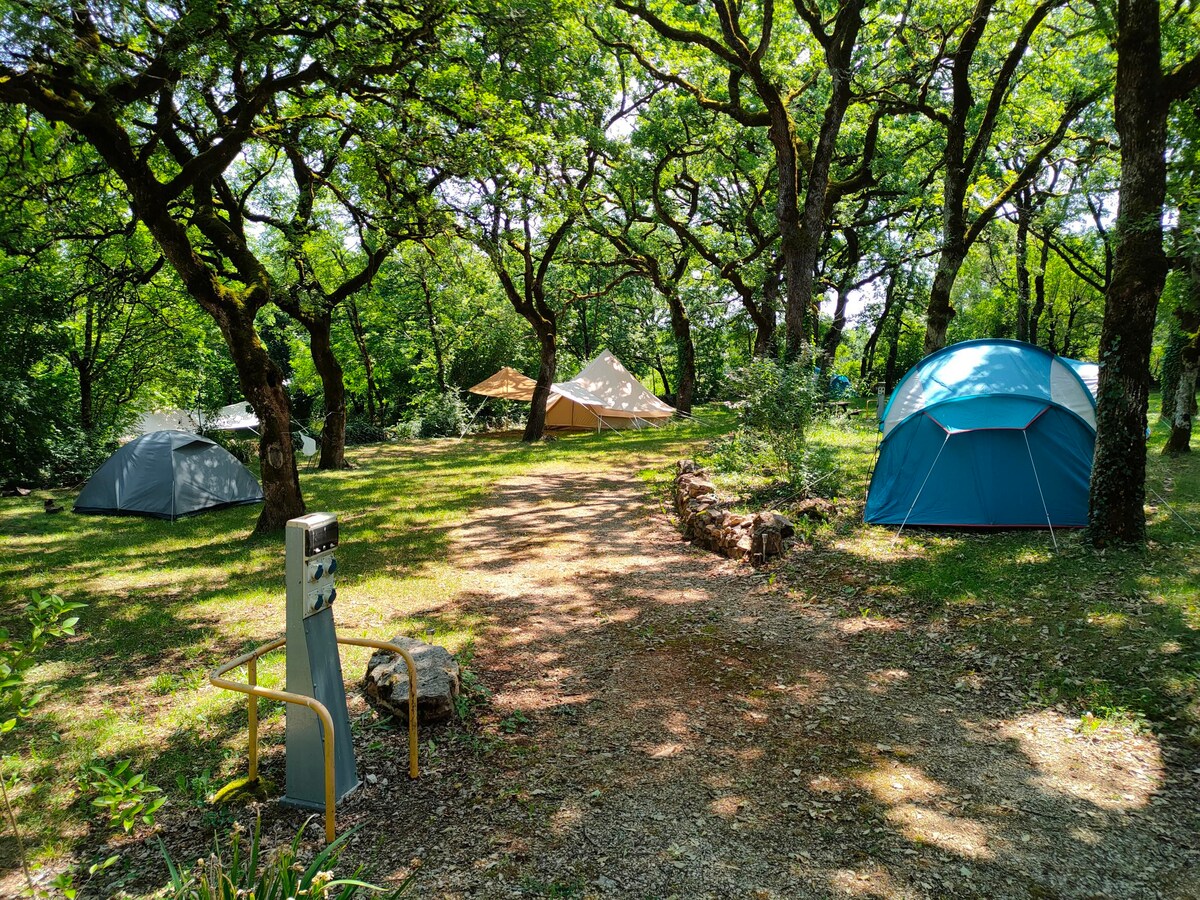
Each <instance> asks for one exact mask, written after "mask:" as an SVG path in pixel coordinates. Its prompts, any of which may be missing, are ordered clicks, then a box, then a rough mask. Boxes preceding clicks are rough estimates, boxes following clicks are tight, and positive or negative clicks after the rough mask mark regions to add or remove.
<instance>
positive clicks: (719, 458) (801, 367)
mask: <svg viewBox="0 0 1200 900" xmlns="http://www.w3.org/2000/svg"><path fill="white" fill-rule="evenodd" d="M727 384H728V388H729V391H730V393H731V395H732V396H733V398H734V402H733V408H734V410H735V411H736V413H737V417H738V429H737V431H735V432H734V433H733V434H732V435H730V436H729V437H727V438H725V439H723V440H722V441H719V442H716V443H715V444H713V445H711V446H710V452H709V454H708V458H709V459H710V461H711V464H712V465H713V467H714V468H716V469H717V470H718V471H721V472H737V473H740V474H750V475H763V476H765V477H771V476H772V475H774V476H776V477H782V478H783V479H784V480H785V481H787V483H788V485H789V486H790V487H791V488H793V489H795V490H797V491H804V490H806V489H807V488H808V487H810V486H811V485H812V484H814V483H815V482H816V481H818V480H820V479H822V478H823V477H824V476H825V472H824V471H823V470H822V467H821V466H819V465H818V464H817V462H818V461H817V460H815V459H814V458H813V456H812V455H811V454H810V453H809V452H808V449H807V437H808V430H809V427H810V426H811V424H812V422H813V420H814V419H815V418H816V416H817V414H818V411H819V409H820V405H821V402H822V401H823V400H824V399H825V389H824V384H823V383H822V380H821V378H820V377H819V376H818V375H816V373H815V371H814V369H813V366H812V360H811V359H810V358H808V357H803V358H801V359H798V360H796V361H794V362H791V363H784V362H780V361H778V360H773V359H756V360H754V361H753V362H751V363H750V364H749V365H747V366H744V367H743V368H741V369H738V370H736V371H734V372H731V373H730V374H729V377H728V379H727Z"/></svg>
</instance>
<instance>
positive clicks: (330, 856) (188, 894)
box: [159, 820, 412, 900]
mask: <svg viewBox="0 0 1200 900" xmlns="http://www.w3.org/2000/svg"><path fill="white" fill-rule="evenodd" d="M353 834H354V831H348V832H346V833H345V834H343V835H342V836H341V837H340V838H338V839H337V840H336V841H334V842H333V843H332V844H330V845H329V846H328V847H326V848H325V849H324V850H322V851H321V852H320V853H318V854H317V855H316V856H315V857H314V858H313V860H312V862H310V863H309V864H308V865H304V864H303V863H301V862H300V861H299V856H300V841H301V839H302V838H303V836H304V827H301V829H300V831H298V832H297V833H296V837H295V838H294V839H293V840H292V842H291V844H290V845H286V846H283V847H280V848H278V849H277V850H275V851H274V852H271V853H269V854H266V858H265V859H264V858H263V857H264V854H263V852H262V841H261V835H262V821H261V820H258V821H256V822H255V823H254V831H253V832H252V833H251V835H250V842H249V846H243V844H244V840H245V839H244V829H243V828H242V827H241V825H238V824H236V823H235V824H234V825H233V827H232V828H231V829H230V831H229V836H228V840H227V845H228V848H229V849H228V853H226V852H225V851H224V850H222V849H221V843H220V841H219V840H214V845H213V852H212V853H211V854H209V856H208V858H207V859H201V860H198V861H197V862H196V864H195V865H194V866H193V867H192V868H191V869H189V870H187V871H183V870H181V869H180V868H179V867H178V866H176V865H175V862H174V861H173V860H172V859H171V856H170V854H169V853H167V849H166V847H165V846H162V842H161V841H160V842H159V846H160V847H161V848H162V854H163V857H164V858H165V859H166V861H167V870H168V872H169V873H170V877H171V883H170V886H169V888H168V891H167V897H169V898H170V900H229V898H235V897H261V898H268V897H277V898H280V900H283V898H285V897H310V898H324V900H351V898H354V897H359V896H362V895H364V894H367V893H372V894H380V895H382V896H383V897H388V898H391V897H399V896H400V895H401V894H403V893H404V892H405V890H407V889H408V887H409V885H410V884H411V883H412V881H411V879H407V880H405V881H404V883H403V884H401V885H400V886H399V887H398V888H395V889H393V890H390V891H389V890H386V889H385V888H381V887H378V886H376V885H373V884H368V883H367V882H365V881H360V880H358V879H357V878H355V877H351V878H335V877H334V874H333V868H334V866H336V865H337V863H338V861H339V858H340V857H341V853H342V849H343V848H344V847H345V845H346V841H347V840H348V839H349V838H350V836H351V835H353ZM355 874H357V873H355Z"/></svg>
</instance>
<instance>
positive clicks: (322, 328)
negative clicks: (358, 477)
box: [304, 311, 346, 469]
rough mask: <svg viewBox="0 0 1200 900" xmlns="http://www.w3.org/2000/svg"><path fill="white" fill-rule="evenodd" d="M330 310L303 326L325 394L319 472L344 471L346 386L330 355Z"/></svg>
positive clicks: (311, 318) (340, 371) (338, 368)
mask: <svg viewBox="0 0 1200 900" xmlns="http://www.w3.org/2000/svg"><path fill="white" fill-rule="evenodd" d="M332 317H333V314H332V312H331V311H326V312H325V313H323V314H318V315H314V316H310V317H309V318H308V321H306V322H305V323H304V326H305V328H306V329H307V330H308V346H309V353H311V354H312V361H313V366H314V367H315V368H316V370H317V375H318V376H320V378H321V391H322V393H323V394H324V395H325V421H324V423H323V424H322V425H321V461H320V463H319V464H318V466H317V467H318V468H320V469H344V468H346V383H345V379H344V378H343V374H342V366H341V364H340V363H339V362H338V360H337V356H335V355H334V352H333V341H332V338H331V335H330V330H331V327H332V321H331V320H332Z"/></svg>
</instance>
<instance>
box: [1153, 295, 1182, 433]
mask: <svg viewBox="0 0 1200 900" xmlns="http://www.w3.org/2000/svg"><path fill="white" fill-rule="evenodd" d="M1168 326H1169V330H1168V331H1167V343H1166V346H1165V347H1163V355H1162V369H1161V374H1160V376H1159V387H1160V388H1162V405H1161V406H1160V407H1159V410H1158V415H1159V417H1160V418H1162V419H1163V420H1164V421H1167V422H1170V421H1171V420H1172V419H1174V418H1175V396H1176V394H1178V392H1179V374H1180V371H1181V367H1182V358H1183V348H1184V345H1185V344H1187V342H1188V339H1187V335H1185V334H1184V333H1183V331H1182V330H1181V329H1180V328H1179V322H1178V321H1177V320H1175V319H1170V320H1169V321H1168Z"/></svg>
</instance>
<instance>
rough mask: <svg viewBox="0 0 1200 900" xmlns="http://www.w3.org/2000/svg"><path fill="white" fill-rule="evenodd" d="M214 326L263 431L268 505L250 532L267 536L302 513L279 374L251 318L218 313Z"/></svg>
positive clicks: (261, 451)
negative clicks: (235, 368) (227, 345)
mask: <svg viewBox="0 0 1200 900" xmlns="http://www.w3.org/2000/svg"><path fill="white" fill-rule="evenodd" d="M218 324H219V325H220V327H221V331H222V332H223V333H224V335H225V340H226V342H227V343H228V344H229V350H230V354H231V356H232V357H233V362H234V365H235V366H236V367H237V373H238V383H239V384H240V385H241V388H242V393H243V394H244V395H245V397H246V400H247V401H248V402H249V403H250V405H251V406H252V407H253V408H254V413H255V415H257V416H258V424H259V428H260V429H261V434H260V437H259V443H258V458H259V463H260V466H261V475H262V489H263V496H264V498H265V500H266V502H265V503H264V504H263V511H262V513H261V514H260V515H259V517H258V523H257V524H256V525H255V527H254V532H255V534H266V533H268V532H272V531H277V530H278V529H280V528H283V527H284V526H285V525H286V524H287V521H288V519H294V518H295V517H296V516H302V515H304V498H303V497H302V496H301V494H300V476H299V474H298V473H297V471H296V458H295V456H294V455H293V452H292V434H291V422H292V417H291V411H290V409H289V408H288V398H287V392H286V391H284V388H283V373H282V372H280V371H279V367H278V366H276V365H275V363H274V361H273V360H272V359H271V357H270V355H269V354H268V353H267V348H266V347H265V346H264V345H263V343H262V341H261V340H260V339H259V337H258V332H257V331H256V330H255V328H254V319H253V317H251V316H249V315H241V316H237V315H236V314H235V315H222V316H220V317H219V318H218Z"/></svg>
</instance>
